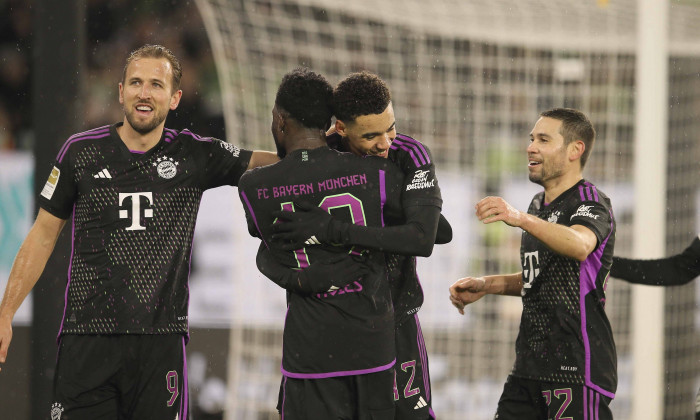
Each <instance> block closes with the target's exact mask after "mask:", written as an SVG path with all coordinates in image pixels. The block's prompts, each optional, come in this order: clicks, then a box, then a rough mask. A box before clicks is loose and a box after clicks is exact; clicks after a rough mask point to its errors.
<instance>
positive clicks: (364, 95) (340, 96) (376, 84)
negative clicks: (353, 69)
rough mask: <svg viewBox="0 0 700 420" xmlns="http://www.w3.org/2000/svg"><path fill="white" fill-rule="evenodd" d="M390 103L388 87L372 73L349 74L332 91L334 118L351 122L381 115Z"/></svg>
mask: <svg viewBox="0 0 700 420" xmlns="http://www.w3.org/2000/svg"><path fill="white" fill-rule="evenodd" d="M389 102H391V92H389V87H388V86H387V85H386V83H384V81H383V80H382V79H380V78H379V76H377V75H376V74H374V73H370V72H368V71H363V72H360V73H351V74H350V75H349V76H348V77H346V78H345V79H344V80H343V81H341V82H340V83H338V86H336V87H335V89H334V90H333V106H334V108H335V117H336V118H337V119H339V120H341V121H344V122H353V121H355V119H356V118H357V117H361V116H363V115H370V114H381V113H382V112H384V110H385V109H386V107H387V106H389Z"/></svg>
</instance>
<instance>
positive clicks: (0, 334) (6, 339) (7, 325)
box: [0, 318, 12, 370]
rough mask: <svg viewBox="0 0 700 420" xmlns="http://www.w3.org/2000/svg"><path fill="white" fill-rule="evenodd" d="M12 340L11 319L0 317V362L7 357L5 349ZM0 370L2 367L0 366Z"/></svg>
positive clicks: (3, 361)
mask: <svg viewBox="0 0 700 420" xmlns="http://www.w3.org/2000/svg"><path fill="white" fill-rule="evenodd" d="M10 341H12V320H11V319H6V318H0V364H3V363H5V360H6V359H7V350H8V349H9V347H10ZM0 370H2V368H0Z"/></svg>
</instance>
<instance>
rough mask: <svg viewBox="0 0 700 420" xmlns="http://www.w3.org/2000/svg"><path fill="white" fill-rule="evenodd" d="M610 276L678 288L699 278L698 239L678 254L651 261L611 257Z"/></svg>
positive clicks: (699, 256) (631, 281) (699, 249)
mask: <svg viewBox="0 0 700 420" xmlns="http://www.w3.org/2000/svg"><path fill="white" fill-rule="evenodd" d="M610 275H611V276H613V277H616V278H618V279H622V280H625V281H628V282H630V283H635V284H646V285H649V286H679V285H682V284H686V283H689V282H690V281H692V280H693V279H694V278H696V277H698V276H700V238H698V237H696V238H695V239H694V240H693V242H692V243H691V244H690V246H689V247H688V248H686V249H685V250H684V251H683V252H681V253H680V254H676V255H673V256H670V257H666V258H659V259H653V260H638V259H632V258H621V257H613V264H612V268H611V270H610Z"/></svg>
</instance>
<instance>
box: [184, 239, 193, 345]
mask: <svg viewBox="0 0 700 420" xmlns="http://www.w3.org/2000/svg"><path fill="white" fill-rule="evenodd" d="M193 249H194V232H193V233H192V242H190V259H189V261H187V281H186V282H185V288H186V289H187V305H186V306H185V308H188V310H187V312H188V313H187V315H189V307H190V274H192V250H193ZM185 337H186V338H187V339H186V340H185V344H187V343H189V342H190V318H189V316H188V317H187V335H186V336H185Z"/></svg>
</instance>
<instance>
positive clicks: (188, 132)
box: [180, 129, 214, 143]
mask: <svg viewBox="0 0 700 420" xmlns="http://www.w3.org/2000/svg"><path fill="white" fill-rule="evenodd" d="M180 134H184V135H187V136H190V137H192V138H193V139H195V140H197V141H205V142H207V143H211V142H213V141H214V139H213V138H211V137H202V136H200V135H199V134H195V133H193V132H191V131H190V130H187V129H185V130H182V131H180Z"/></svg>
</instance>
